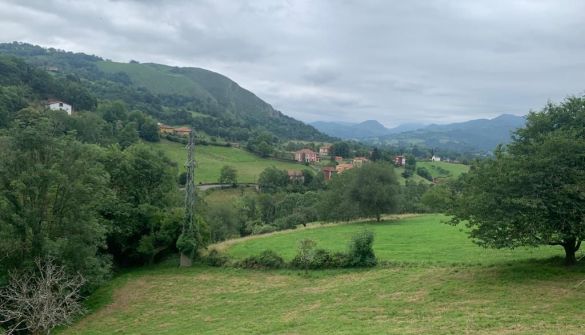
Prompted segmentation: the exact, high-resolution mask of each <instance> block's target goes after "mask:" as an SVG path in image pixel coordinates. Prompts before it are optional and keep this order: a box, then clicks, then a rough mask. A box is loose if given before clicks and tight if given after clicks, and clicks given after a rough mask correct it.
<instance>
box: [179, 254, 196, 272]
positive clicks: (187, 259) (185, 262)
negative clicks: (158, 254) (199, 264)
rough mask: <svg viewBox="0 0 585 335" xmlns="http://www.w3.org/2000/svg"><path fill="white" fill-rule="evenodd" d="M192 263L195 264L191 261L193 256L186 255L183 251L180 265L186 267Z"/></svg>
mask: <svg viewBox="0 0 585 335" xmlns="http://www.w3.org/2000/svg"><path fill="white" fill-rule="evenodd" d="M191 265H193V262H192V261H191V258H190V257H189V256H187V255H185V254H184V253H181V262H180V266H181V267H182V268H185V267H190V266H191Z"/></svg>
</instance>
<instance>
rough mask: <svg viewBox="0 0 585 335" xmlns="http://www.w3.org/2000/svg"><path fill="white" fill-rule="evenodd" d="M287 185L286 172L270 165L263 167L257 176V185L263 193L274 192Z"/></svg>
mask: <svg viewBox="0 0 585 335" xmlns="http://www.w3.org/2000/svg"><path fill="white" fill-rule="evenodd" d="M287 185H288V174H287V173H286V171H284V170H279V169H278V168H276V167H274V166H272V167H268V168H266V169H264V171H262V173H260V176H259V177H258V186H259V187H260V191H262V192H264V193H275V192H277V191H279V190H280V189H283V188H285V187H286V186H287Z"/></svg>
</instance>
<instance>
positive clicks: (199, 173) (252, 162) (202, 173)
mask: <svg viewBox="0 0 585 335" xmlns="http://www.w3.org/2000/svg"><path fill="white" fill-rule="evenodd" d="M148 145H151V146H152V147H154V148H158V149H161V150H163V151H164V152H165V153H166V154H167V155H168V156H169V157H170V158H171V159H172V160H173V161H175V162H176V163H177V164H178V166H179V170H180V171H184V170H185V161H186V159H187V152H186V151H185V146H184V145H182V144H179V143H175V142H171V141H168V140H164V139H162V140H161V141H160V142H158V143H148ZM195 160H196V162H197V169H196V171H195V181H196V182H197V183H199V182H201V183H217V182H218V179H219V175H220V171H221V168H222V167H223V166H224V165H231V166H233V167H234V168H235V169H236V170H237V171H238V182H240V183H254V182H256V179H257V178H258V176H259V175H260V173H261V172H262V171H263V170H264V169H265V168H267V167H270V166H275V167H277V168H279V169H283V170H299V171H300V170H302V169H304V168H306V167H305V166H304V165H302V164H296V163H293V162H291V163H288V162H282V161H277V160H272V159H266V158H260V157H258V156H256V155H254V154H252V153H250V152H248V151H245V150H243V149H239V148H231V147H217V146H211V145H200V146H197V147H196V148H195Z"/></svg>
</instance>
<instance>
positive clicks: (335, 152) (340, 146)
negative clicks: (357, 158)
mask: <svg viewBox="0 0 585 335" xmlns="http://www.w3.org/2000/svg"><path fill="white" fill-rule="evenodd" d="M330 150H331V157H333V158H334V157H335V156H341V157H346V158H347V157H349V144H347V142H337V143H334V144H333V145H332V146H331V149H330Z"/></svg>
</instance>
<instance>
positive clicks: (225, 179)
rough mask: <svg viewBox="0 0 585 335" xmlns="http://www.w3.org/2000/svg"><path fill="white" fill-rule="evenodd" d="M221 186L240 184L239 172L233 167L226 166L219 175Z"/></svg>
mask: <svg viewBox="0 0 585 335" xmlns="http://www.w3.org/2000/svg"><path fill="white" fill-rule="evenodd" d="M219 183H220V184H231V185H232V186H234V187H235V186H236V185H237V184H238V172H237V171H236V169H235V168H234V167H233V166H229V165H224V166H223V167H222V168H221V172H220V174H219Z"/></svg>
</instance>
